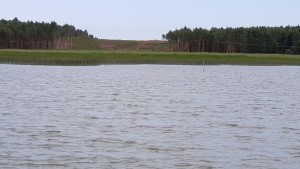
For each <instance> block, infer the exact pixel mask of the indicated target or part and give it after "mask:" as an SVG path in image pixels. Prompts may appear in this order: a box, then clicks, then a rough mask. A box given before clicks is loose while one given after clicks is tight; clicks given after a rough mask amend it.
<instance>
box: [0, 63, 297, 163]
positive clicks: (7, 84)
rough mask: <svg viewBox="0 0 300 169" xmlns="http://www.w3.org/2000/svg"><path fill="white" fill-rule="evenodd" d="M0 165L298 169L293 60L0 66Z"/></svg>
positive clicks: (295, 69)
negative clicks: (249, 63)
mask: <svg viewBox="0 0 300 169" xmlns="http://www.w3.org/2000/svg"><path fill="white" fill-rule="evenodd" d="M0 96H1V97H0V138H1V139H0V168H295V169H296V168H298V167H299V166H300V123H299V120H300V114H299V113H300V106H299V105H300V104H299V103H300V67H292V66H278V67H263V66H262V67H256V66H206V67H205V71H204V72H203V68H202V66H166V65H107V66H94V67H92V66H91V67H83V66H79V67H71V66H69V67H64V66H28V65H0Z"/></svg>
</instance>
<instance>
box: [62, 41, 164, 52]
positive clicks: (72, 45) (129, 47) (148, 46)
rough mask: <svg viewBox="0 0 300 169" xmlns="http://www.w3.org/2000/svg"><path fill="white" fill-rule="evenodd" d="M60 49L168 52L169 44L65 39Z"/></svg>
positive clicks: (161, 42) (160, 42)
mask: <svg viewBox="0 0 300 169" xmlns="http://www.w3.org/2000/svg"><path fill="white" fill-rule="evenodd" d="M63 41H64V43H63V44H64V45H63V46H61V49H78V50H79V49H80V50H81V49H87V50H118V51H161V52H164V51H169V44H168V42H165V41H158V40H151V41H135V40H108V39H93V38H88V37H72V38H65V39H64V40H63Z"/></svg>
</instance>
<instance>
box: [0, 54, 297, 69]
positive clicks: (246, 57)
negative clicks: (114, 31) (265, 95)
mask: <svg viewBox="0 0 300 169" xmlns="http://www.w3.org/2000/svg"><path fill="white" fill-rule="evenodd" d="M203 62H204V64H205V65H265V66H268V65H300V56H299V55H280V54H224V53H182V52H124V51H91V50H80V51H77V50H0V63H6V64H30V65H101V64H170V65H202V64H203Z"/></svg>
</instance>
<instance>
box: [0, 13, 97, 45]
mask: <svg viewBox="0 0 300 169" xmlns="http://www.w3.org/2000/svg"><path fill="white" fill-rule="evenodd" d="M77 36H83V37H91V38H94V37H93V35H89V34H88V32H87V30H84V31H83V30H80V29H76V28H75V27H74V26H72V25H68V24H65V25H63V26H61V25H58V24H57V23H56V22H54V21H52V22H51V23H45V22H32V21H27V22H21V21H19V20H18V18H14V19H13V20H4V19H2V20H0V48H9V49H56V48H65V47H68V46H70V43H72V42H71V40H70V38H69V37H77Z"/></svg>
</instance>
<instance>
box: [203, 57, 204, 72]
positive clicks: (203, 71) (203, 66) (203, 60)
mask: <svg viewBox="0 0 300 169" xmlns="http://www.w3.org/2000/svg"><path fill="white" fill-rule="evenodd" d="M203 72H204V59H203Z"/></svg>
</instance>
